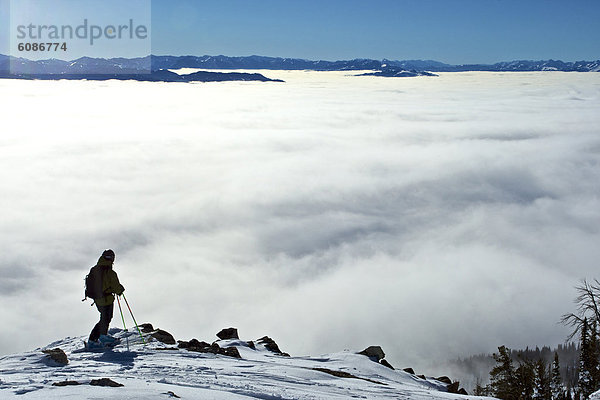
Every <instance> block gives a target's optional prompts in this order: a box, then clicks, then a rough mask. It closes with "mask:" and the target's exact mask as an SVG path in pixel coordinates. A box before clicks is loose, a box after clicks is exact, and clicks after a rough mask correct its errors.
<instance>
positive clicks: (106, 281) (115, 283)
mask: <svg viewBox="0 0 600 400" xmlns="http://www.w3.org/2000/svg"><path fill="white" fill-rule="evenodd" d="M114 262H115V252H114V251H112V250H110V249H109V250H104V252H103V253H102V255H101V256H100V258H99V259H98V263H97V264H96V267H97V268H100V271H101V273H100V276H101V277H102V279H101V280H102V293H103V294H104V296H102V297H99V298H95V299H94V303H95V304H96V307H97V308H98V311H99V312H100V321H98V323H97V324H96V326H94V329H92V332H91V333H90V337H89V340H90V342H97V341H98V339H99V338H100V336H101V335H107V334H108V326H109V324H110V321H111V320H112V317H113V309H114V302H115V294H116V295H119V296H120V295H121V294H123V291H125V288H124V287H123V285H121V283H120V282H119V278H118V277H117V273H116V272H115V271H113V269H112V267H113V263H114Z"/></svg>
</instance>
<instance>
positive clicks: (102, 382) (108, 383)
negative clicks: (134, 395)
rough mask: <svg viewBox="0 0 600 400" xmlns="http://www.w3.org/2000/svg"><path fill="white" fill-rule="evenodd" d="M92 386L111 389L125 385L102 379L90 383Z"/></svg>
mask: <svg viewBox="0 0 600 400" xmlns="http://www.w3.org/2000/svg"><path fill="white" fill-rule="evenodd" d="M90 385H92V386H110V387H121V386H123V384H121V383H117V382H115V381H113V380H112V379H108V378H102V379H92V381H91V382H90Z"/></svg>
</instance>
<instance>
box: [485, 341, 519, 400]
mask: <svg viewBox="0 0 600 400" xmlns="http://www.w3.org/2000/svg"><path fill="white" fill-rule="evenodd" d="M493 357H494V360H496V362H497V363H498V364H497V365H496V366H495V367H494V368H493V369H492V370H491V371H490V388H491V391H492V394H493V395H494V396H495V397H497V398H499V399H503V400H515V399H517V397H518V395H517V393H516V390H515V370H514V367H513V364H512V359H511V358H510V349H507V348H506V347H505V346H500V347H498V354H496V353H494V354H493Z"/></svg>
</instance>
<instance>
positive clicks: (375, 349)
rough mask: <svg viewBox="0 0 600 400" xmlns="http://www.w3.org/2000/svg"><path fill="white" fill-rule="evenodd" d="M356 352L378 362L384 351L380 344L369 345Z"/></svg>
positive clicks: (383, 355)
mask: <svg viewBox="0 0 600 400" xmlns="http://www.w3.org/2000/svg"><path fill="white" fill-rule="evenodd" d="M358 354H362V355H363V356H367V357H369V358H370V359H372V360H373V361H377V362H379V360H381V359H383V358H384V357H385V353H384V352H383V349H382V348H381V346H369V347H367V348H366V349H364V350H363V351H361V352H360V353H358Z"/></svg>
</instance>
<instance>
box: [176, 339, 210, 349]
mask: <svg viewBox="0 0 600 400" xmlns="http://www.w3.org/2000/svg"><path fill="white" fill-rule="evenodd" d="M178 343H179V344H178V345H177V347H179V348H180V349H188V350H189V351H201V350H202V349H205V348H207V347H210V344H208V343H206V342H201V341H199V340H198V339H192V340H190V341H189V342H185V341H183V340H178Z"/></svg>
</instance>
